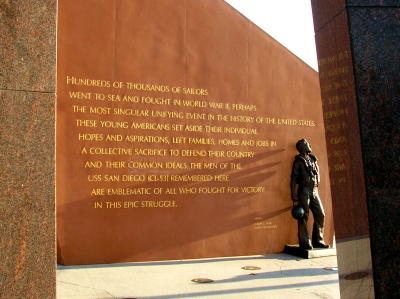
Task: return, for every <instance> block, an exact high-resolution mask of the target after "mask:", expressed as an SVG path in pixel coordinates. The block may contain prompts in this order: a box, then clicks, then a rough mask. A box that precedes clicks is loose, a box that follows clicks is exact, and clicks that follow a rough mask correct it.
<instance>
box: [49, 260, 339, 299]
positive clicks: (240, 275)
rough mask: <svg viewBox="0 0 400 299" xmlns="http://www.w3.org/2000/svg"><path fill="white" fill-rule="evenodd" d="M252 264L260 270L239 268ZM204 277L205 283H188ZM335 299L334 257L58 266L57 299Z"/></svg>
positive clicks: (336, 275) (336, 292)
mask: <svg viewBox="0 0 400 299" xmlns="http://www.w3.org/2000/svg"><path fill="white" fill-rule="evenodd" d="M246 266H255V267H259V268H260V269H259V270H244V269H242V268H243V267H246ZM195 278H208V279H211V280H213V282H210V283H196V282H192V279H195ZM92 298H93V299H111V298H118V299H122V298H138V299H139V298H140V299H173V298H192V299H193V298H207V299H208V298H215V299H216V298H218V299H219V298H223V299H225V298H229V299H236V298H240V299H247V298H248V299H259V298H260V299H261V298H263V299H264V298H272V299H274V298H277V299H290V298H296V299H312V298H319V299H321V298H325V299H333V298H334V299H336V298H340V295H339V282H338V274H337V262H336V256H330V257H321V258H315V259H309V260H307V259H301V258H297V257H293V256H290V255H286V254H274V255H265V256H245V257H227V258H216V259H200V260H184V261H163V262H141V263H128V264H111V265H90V266H58V268H57V299H92Z"/></svg>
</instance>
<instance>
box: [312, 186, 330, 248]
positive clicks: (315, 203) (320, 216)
mask: <svg viewBox="0 0 400 299" xmlns="http://www.w3.org/2000/svg"><path fill="white" fill-rule="evenodd" d="M310 210H311V212H312V213H313V217H314V224H313V231H312V244H313V246H314V247H317V248H327V247H328V245H325V243H324V235H323V234H324V219H325V212H324V207H323V206H322V202H321V199H320V198H319V195H318V190H317V189H316V188H315V189H314V192H313V194H312V196H311V198H310Z"/></svg>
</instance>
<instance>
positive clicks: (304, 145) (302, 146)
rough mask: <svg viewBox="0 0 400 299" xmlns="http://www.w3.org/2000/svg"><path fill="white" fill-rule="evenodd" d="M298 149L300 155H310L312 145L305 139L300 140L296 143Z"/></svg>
mask: <svg viewBox="0 0 400 299" xmlns="http://www.w3.org/2000/svg"><path fill="white" fill-rule="evenodd" d="M296 149H297V150H298V151H299V153H300V154H305V153H307V154H309V153H311V152H312V149H311V145H310V144H309V143H308V141H307V140H305V139H300V140H299V141H297V143H296Z"/></svg>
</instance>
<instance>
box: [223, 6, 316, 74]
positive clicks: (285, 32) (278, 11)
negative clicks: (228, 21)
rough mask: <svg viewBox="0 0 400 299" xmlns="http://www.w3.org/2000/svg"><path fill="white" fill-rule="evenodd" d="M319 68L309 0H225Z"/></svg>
mask: <svg viewBox="0 0 400 299" xmlns="http://www.w3.org/2000/svg"><path fill="white" fill-rule="evenodd" d="M225 1H226V2H228V3H229V4H230V5H231V6H233V7H234V8H236V9H237V10H238V11H240V12H241V13H242V14H243V15H244V16H246V17H247V18H248V19H250V20H251V21H252V22H253V23H255V24H256V25H257V26H259V27H260V28H261V29H263V30H264V31H265V32H267V33H268V34H269V35H271V36H272V37H273V38H274V39H276V40H277V41H278V42H280V43H281V44H282V45H284V46H285V47H286V48H287V49H289V50H290V51H291V52H292V53H293V54H295V55H296V56H298V57H299V58H300V59H302V60H303V61H304V62H306V63H307V64H308V65H310V66H311V67H312V68H313V69H315V70H318V63H317V54H316V49H315V40H314V25H313V19H312V11H311V1H310V0H225Z"/></svg>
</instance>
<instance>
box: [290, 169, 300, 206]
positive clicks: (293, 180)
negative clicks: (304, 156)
mask: <svg viewBox="0 0 400 299" xmlns="http://www.w3.org/2000/svg"><path fill="white" fill-rule="evenodd" d="M298 175H299V166H298V163H296V161H295V162H294V163H293V168H292V175H291V176H290V192H291V198H292V201H298V198H297V189H298V184H297V183H296V181H297V177H298Z"/></svg>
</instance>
